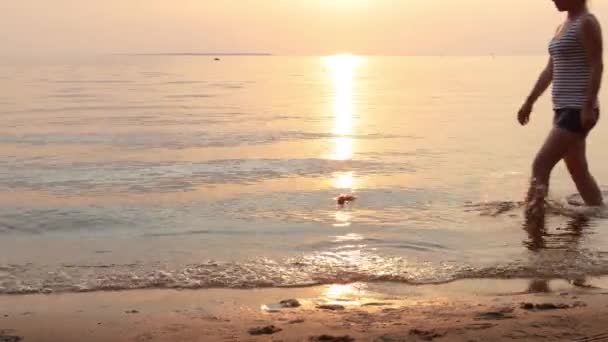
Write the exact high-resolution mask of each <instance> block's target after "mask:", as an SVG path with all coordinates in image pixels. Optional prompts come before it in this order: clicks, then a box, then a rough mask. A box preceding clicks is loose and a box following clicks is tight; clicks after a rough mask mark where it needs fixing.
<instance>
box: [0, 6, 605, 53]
mask: <svg viewBox="0 0 608 342" xmlns="http://www.w3.org/2000/svg"><path fill="white" fill-rule="evenodd" d="M592 9H593V10H594V11H595V12H596V14H597V15H598V16H599V17H600V19H601V20H602V21H603V19H604V18H607V19H608V1H604V0H597V1H592ZM0 13H2V25H1V29H0V41H1V42H2V44H1V45H0V55H18V54H39V53H44V54H47V53H57V54H64V53H68V54H72V53H78V54H89V53H151V52H218V51H222V52H223V51H226V52H230V51H251V52H270V53H274V54H289V55H291V54H295V55H327V54H334V53H340V52H350V53H355V54H377V55H378V54H379V55H401V54H405V55H443V54H445V55H479V54H489V53H495V54H498V55H513V54H515V55H519V54H543V53H545V51H546V43H547V41H548V39H549V38H550V36H551V34H552V33H553V31H554V30H555V27H556V25H557V24H558V23H559V21H560V20H561V19H562V17H563V15H562V14H560V13H557V11H556V10H555V8H554V6H553V2H552V1H550V0H12V1H9V0H6V1H0Z"/></svg>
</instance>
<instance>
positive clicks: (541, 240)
mask: <svg viewBox="0 0 608 342" xmlns="http://www.w3.org/2000/svg"><path fill="white" fill-rule="evenodd" d="M541 210H544V206H543V207H541ZM524 229H525V230H526V232H527V233H528V240H526V241H524V245H525V246H526V247H527V248H528V249H529V250H531V251H538V250H539V249H543V248H545V234H546V233H547V232H546V230H545V215H544V213H542V214H540V215H539V214H538V213H537V214H536V215H528V216H527V217H526V220H525V221H524Z"/></svg>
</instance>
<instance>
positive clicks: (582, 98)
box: [518, 0, 603, 215]
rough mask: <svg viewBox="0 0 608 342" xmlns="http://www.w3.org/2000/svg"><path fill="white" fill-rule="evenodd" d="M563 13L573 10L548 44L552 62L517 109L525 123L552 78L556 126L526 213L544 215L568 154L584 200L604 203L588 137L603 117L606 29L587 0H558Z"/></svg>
mask: <svg viewBox="0 0 608 342" xmlns="http://www.w3.org/2000/svg"><path fill="white" fill-rule="evenodd" d="M553 2H554V3H555V5H556V7H557V9H558V10H559V11H560V12H568V17H567V19H566V21H565V22H564V23H563V24H562V25H561V26H560V27H559V29H558V30H557V32H556V34H555V37H554V38H553V40H551V43H550V44H549V54H550V58H549V62H548V63H547V66H546V67H545V69H544V70H543V71H542V73H541V74H540V76H539V78H538V80H537V82H536V85H535V86H534V88H533V89H532V92H531V93H530V95H529V96H528V98H527V99H526V101H525V103H524V104H523V105H522V107H521V109H520V110H519V113H518V120H519V123H520V124H522V125H525V124H527V123H528V121H529V119H530V113H531V112H532V108H533V106H534V103H535V102H536V100H537V99H538V98H539V97H540V96H541V95H542V94H543V92H544V91H545V90H546V89H547V88H548V87H549V85H550V84H551V83H553V92H552V93H553V94H552V97H553V109H554V112H555V114H554V115H555V116H554V119H553V128H552V130H551V132H550V133H549V136H548V137H547V139H546V140H545V143H544V145H543V146H542V148H541V149H540V151H539V152H538V154H537V155H536V158H535V159H534V163H533V164H532V178H531V181H530V188H529V190H528V195H527V198H526V203H527V210H526V212H527V214H529V215H537V214H542V213H543V209H544V203H545V202H544V200H545V197H546V196H547V194H548V189H549V177H550V174H551V170H552V169H553V167H554V166H555V165H556V164H557V163H558V162H559V161H560V160H562V159H564V161H565V163H566V166H567V168H568V171H569V172H570V175H571V176H572V179H573V180H574V183H575V184H576V187H577V189H578V191H579V193H580V194H581V196H582V198H583V200H584V201H585V203H586V204H587V205H589V206H600V205H602V204H603V198H602V193H601V191H600V189H599V187H598V185H597V183H596V182H595V179H594V178H593V176H591V174H590V173H589V169H588V166H587V157H586V153H585V138H586V137H587V134H589V132H590V131H591V129H592V128H593V127H594V126H595V124H596V123H597V121H598V119H599V105H598V100H597V95H598V92H599V89H600V84H601V79H602V71H603V63H602V33H601V29H600V25H599V23H598V21H597V19H596V18H595V16H593V14H591V13H589V11H588V9H587V0H553Z"/></svg>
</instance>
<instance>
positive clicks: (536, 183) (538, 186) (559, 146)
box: [526, 128, 581, 214]
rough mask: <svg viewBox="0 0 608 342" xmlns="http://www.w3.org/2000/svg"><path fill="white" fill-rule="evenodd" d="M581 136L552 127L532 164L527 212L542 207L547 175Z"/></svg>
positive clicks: (547, 185)
mask: <svg viewBox="0 0 608 342" xmlns="http://www.w3.org/2000/svg"><path fill="white" fill-rule="evenodd" d="M580 139H581V138H580V137H579V136H578V135H577V134H575V133H571V132H568V131H566V130H563V129H560V128H553V129H552V130H551V132H550V133H549V136H548V137H547V139H546V140H545V143H544V144H543V146H542V147H541V149H540V151H538V154H537V155H536V158H534V163H533V164H532V179H531V180H530V188H529V189H528V195H527V197H526V203H527V204H528V213H529V214H533V213H534V212H537V211H539V210H542V209H544V200H545V197H547V194H548V191H549V177H550V176H551V171H552V170H553V168H554V167H555V165H556V164H557V163H558V162H559V161H560V160H561V159H562V158H563V157H564V156H565V155H566V153H567V152H568V150H569V149H570V148H571V147H572V146H573V145H574V144H575V143H576V142H577V141H578V140H580Z"/></svg>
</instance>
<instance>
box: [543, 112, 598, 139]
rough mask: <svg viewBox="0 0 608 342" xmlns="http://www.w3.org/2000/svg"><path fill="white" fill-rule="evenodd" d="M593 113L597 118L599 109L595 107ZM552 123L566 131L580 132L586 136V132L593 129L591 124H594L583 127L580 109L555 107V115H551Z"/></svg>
mask: <svg viewBox="0 0 608 342" xmlns="http://www.w3.org/2000/svg"><path fill="white" fill-rule="evenodd" d="M595 113H596V115H597V118H598V120H599V118H600V110H599V109H595ZM596 123H597V120H596ZM553 125H555V127H558V128H561V129H564V130H566V131H568V132H572V133H577V134H581V135H583V136H584V137H586V136H587V134H589V132H590V131H591V130H592V129H593V126H595V124H593V126H592V127H591V128H589V129H584V128H583V124H582V123H581V110H580V109H576V108H562V109H556V110H555V116H554V117H553Z"/></svg>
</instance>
